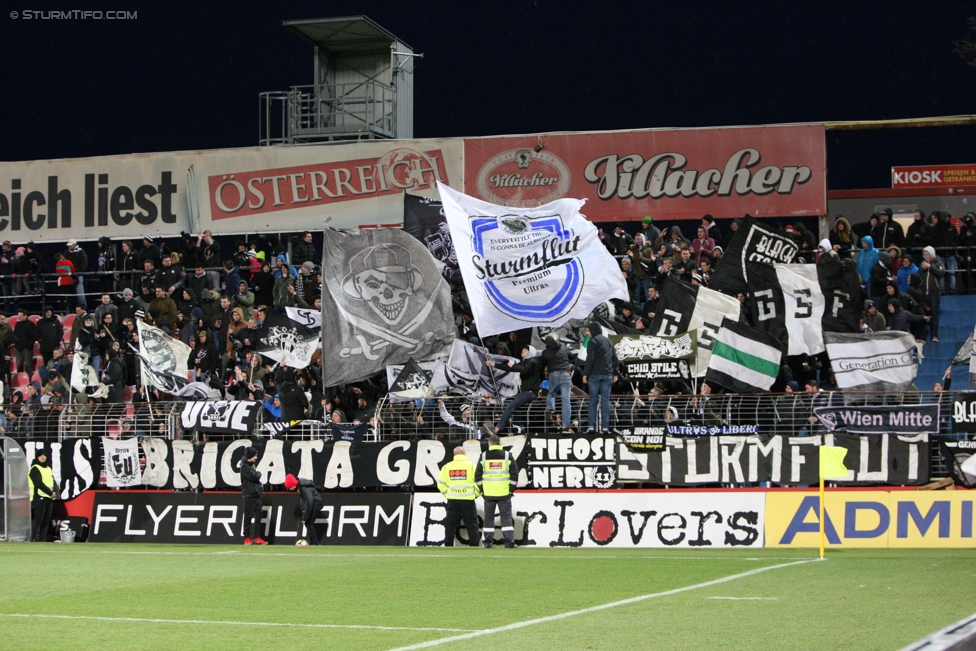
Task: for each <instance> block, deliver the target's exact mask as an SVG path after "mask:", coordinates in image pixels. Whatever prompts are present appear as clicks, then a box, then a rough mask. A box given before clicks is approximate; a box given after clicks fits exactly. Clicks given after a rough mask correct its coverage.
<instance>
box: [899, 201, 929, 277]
mask: <svg viewBox="0 0 976 651" xmlns="http://www.w3.org/2000/svg"><path fill="white" fill-rule="evenodd" d="M912 218H913V219H914V220H915V221H913V222H912V225H911V226H909V227H908V232H907V233H905V246H906V247H907V248H908V251H907V252H906V253H907V254H908V255H910V256H911V258H912V262H913V263H915V265H916V266H917V265H919V264H920V263H921V262H922V249H924V248H925V247H927V246H931V244H932V225H931V224H929V223H928V221H927V220H926V219H925V212H923V211H921V210H916V211H915V212H914V213H913V215H912Z"/></svg>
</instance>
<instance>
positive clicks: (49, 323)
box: [35, 307, 64, 365]
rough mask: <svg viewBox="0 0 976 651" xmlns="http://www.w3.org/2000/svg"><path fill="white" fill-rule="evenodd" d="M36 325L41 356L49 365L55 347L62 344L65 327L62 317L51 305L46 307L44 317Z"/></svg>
mask: <svg viewBox="0 0 976 651" xmlns="http://www.w3.org/2000/svg"><path fill="white" fill-rule="evenodd" d="M35 327H36V330H37V340H38V341H39V342H40V344H41V357H42V358H43V359H44V364H45V365H47V363H48V362H50V361H51V358H52V357H54V349H55V348H57V347H59V346H60V345H61V339H63V338H64V328H63V327H61V319H59V318H58V317H57V316H56V315H55V314H54V311H53V310H52V309H51V308H49V307H45V308H44V318H42V319H41V320H39V321H38V322H37V325H36V326H35Z"/></svg>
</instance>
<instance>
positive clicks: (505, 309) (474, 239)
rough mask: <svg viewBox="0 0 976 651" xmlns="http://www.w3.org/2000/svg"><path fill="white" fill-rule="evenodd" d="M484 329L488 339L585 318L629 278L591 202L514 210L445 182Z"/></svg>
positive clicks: (467, 283)
mask: <svg viewBox="0 0 976 651" xmlns="http://www.w3.org/2000/svg"><path fill="white" fill-rule="evenodd" d="M437 187H438V190H439V191H440V193H441V201H442V202H443V203H444V212H445V213H446V214H447V223H448V225H449V226H450V229H451V239H452V241H453V242H454V249H455V251H456V252H457V258H458V266H459V267H460V270H461V275H462V276H463V278H464V287H465V290H466V291H467V293H468V300H469V302H470V303H471V312H472V314H473V315H474V320H475V323H476V324H477V326H478V332H479V333H480V334H481V335H482V336H483V337H484V336H489V335H494V334H499V333H502V332H508V331H510V330H520V329H522V328H529V327H532V326H537V325H544V326H549V327H558V326H560V325H562V324H564V323H566V322H567V321H569V320H570V319H582V318H585V317H587V316H588V315H589V313H590V312H591V311H592V310H593V308H594V307H596V306H597V305H599V304H600V303H603V302H604V301H606V300H609V299H611V298H619V299H621V300H625V301H626V300H628V299H629V293H628V291H627V282H626V281H625V280H624V277H623V274H622V273H621V272H620V268H619V266H618V265H617V261H616V260H615V259H614V257H613V256H612V255H610V252H609V251H607V247H605V246H604V245H603V244H602V243H601V242H600V238H599V235H598V233H597V229H596V226H594V225H593V224H592V223H590V222H589V221H587V220H586V218H585V217H584V216H583V215H581V214H580V212H579V211H580V208H581V207H582V206H583V201H580V200H578V199H559V200H558V201H553V202H552V203H547V204H545V205H543V206H539V207H537V208H525V209H523V208H510V207H505V206H498V205H495V204H491V203H487V202H484V201H481V200H480V199H475V198H473V197H469V196H467V195H464V194H461V193H460V192H456V191H454V190H452V189H451V188H449V187H447V186H446V185H444V184H443V183H438V184H437Z"/></svg>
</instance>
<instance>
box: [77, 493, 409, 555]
mask: <svg viewBox="0 0 976 651" xmlns="http://www.w3.org/2000/svg"><path fill="white" fill-rule="evenodd" d="M322 501H323V503H324V505H323V506H322V509H321V511H319V514H318V517H317V518H316V521H315V531H316V533H318V536H319V540H320V541H321V543H322V544H323V545H403V544H405V543H406V540H407V527H408V526H409V524H410V523H409V522H408V520H407V518H408V510H409V508H410V495H409V494H406V493H372V494H371V493H323V494H322ZM261 503H262V506H263V513H262V518H261V525H260V531H261V536H262V537H263V538H264V539H265V540H267V541H268V542H270V543H276V544H279V545H280V544H285V545H288V544H294V543H295V542H296V541H297V540H298V538H299V537H304V536H305V531H304V525H303V524H302V522H301V520H300V518H299V517H298V515H296V514H298V513H300V511H299V497H298V495H297V494H294V493H269V494H266V495H264V496H262V498H261ZM241 508H242V503H241V496H240V495H239V494H234V493H195V492H188V493H169V492H157V491H97V492H96V493H95V503H94V506H93V508H92V523H91V529H90V531H89V540H90V541H91V542H155V543H193V544H199V543H237V544H239V543H240V542H241V541H242V540H243V535H242V531H241V522H242V511H241Z"/></svg>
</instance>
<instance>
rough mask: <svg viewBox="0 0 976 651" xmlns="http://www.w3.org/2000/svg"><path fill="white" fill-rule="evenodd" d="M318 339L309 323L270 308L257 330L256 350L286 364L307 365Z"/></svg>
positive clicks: (302, 366)
mask: <svg viewBox="0 0 976 651" xmlns="http://www.w3.org/2000/svg"><path fill="white" fill-rule="evenodd" d="M323 286H324V284H323ZM318 339H319V335H318V333H316V332H314V331H313V330H312V329H311V328H309V327H308V326H306V325H303V324H301V323H299V322H298V321H293V320H292V319H290V318H288V317H287V316H286V315H284V314H281V313H280V312H275V311H273V310H268V312H267V315H266V316H265V318H264V322H263V323H262V324H261V331H260V332H259V333H258V346H257V351H258V352H259V353H261V354H262V355H264V357H265V358H266V359H270V360H272V361H275V362H281V363H282V364H283V365H284V366H290V367H291V368H305V367H306V366H308V365H309V364H311V363H312V355H313V354H315V349H316V347H317V346H318Z"/></svg>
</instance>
